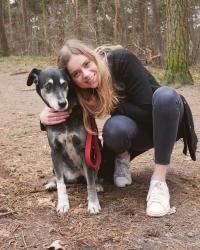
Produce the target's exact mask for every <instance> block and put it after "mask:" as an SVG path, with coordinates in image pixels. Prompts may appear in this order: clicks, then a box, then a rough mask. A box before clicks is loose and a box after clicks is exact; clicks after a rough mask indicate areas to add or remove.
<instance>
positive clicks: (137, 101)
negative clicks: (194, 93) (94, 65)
mask: <svg viewBox="0 0 200 250" xmlns="http://www.w3.org/2000/svg"><path fill="white" fill-rule="evenodd" d="M108 62H109V66H110V70H111V75H112V78H113V80H114V82H115V83H116V85H118V84H119V87H120V86H122V88H123V91H122V97H123V98H122V100H121V102H120V104H119V106H118V107H117V108H116V109H115V110H114V112H113V114H122V115H127V116H129V117H131V118H133V119H135V120H137V121H140V122H146V121H147V122H148V121H151V116H152V96H153V88H157V87H159V84H158V83H157V82H156V80H155V79H154V77H153V76H152V75H151V74H150V73H149V72H148V71H147V70H146V68H145V67H144V66H143V65H142V63H141V62H140V61H139V59H138V58H137V57H136V56H135V55H134V54H133V53H132V52H130V51H129V50H127V49H119V50H115V51H112V52H111V54H110V55H109V56H108Z"/></svg>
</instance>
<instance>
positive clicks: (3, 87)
mask: <svg viewBox="0 0 200 250" xmlns="http://www.w3.org/2000/svg"><path fill="white" fill-rule="evenodd" d="M40 63H41V62H40ZM37 65H38V62H37ZM41 65H43V64H42V63H41ZM35 66H36V62H34V61H31V60H30V61H28V63H25V64H23V63H22V62H21V60H20V59H18V60H17V59H16V58H15V61H14V62H12V63H9V61H0V121H1V123H0V249H1V250H7V249H17V250H18V249H47V248H48V246H49V245H51V244H52V243H53V242H54V241H55V240H61V241H62V246H63V249H70V250H71V249H85V250H89V249H91V250H93V249H99V250H100V249H145V250H146V249H152V250H155V249H159V250H160V249H199V248H200V247H199V246H200V192H199V188H200V163H199V158H200V150H199V149H198V151H197V161H196V162H193V161H192V160H191V159H190V157H189V156H185V155H183V154H182V150H183V143H182V142H181V141H179V142H177V143H176V145H175V148H174V151H173V155H172V161H171V167H170V169H169V174H168V178H167V182H168V184H169V188H170V192H171V205H172V206H173V210H172V213H171V214H169V215H167V216H165V217H163V218H159V219H158V218H150V217H147V216H146V214H145V206H146V202H145V199H146V195H147V191H148V185H149V180H150V177H151V173H152V171H153V151H152V150H150V151H148V152H146V153H145V154H143V155H141V156H139V157H137V158H136V159H135V160H133V161H132V162H131V171H132V175H133V184H132V185H131V186H129V187H126V188H123V189H120V188H117V187H115V186H112V185H105V186H104V192H103V193H100V194H99V200H100V203H101V207H102V211H101V213H100V214H98V215H90V214H88V212H87V198H86V197H87V192H86V186H84V185H79V184H78V185H71V186H69V187H68V194H69V200H70V206H71V209H70V212H69V213H68V214H66V215H64V216H60V215H59V214H57V212H56V201H57V193H56V192H47V191H45V190H44V187H43V183H44V182H45V181H46V180H47V179H48V178H50V177H51V176H52V164H51V158H50V149H49V146H48V142H47V138H46V133H45V132H41V131H40V127H39V113H40V111H41V110H42V108H43V106H44V104H43V103H42V101H41V100H40V98H39V97H38V96H37V94H36V92H35V90H34V86H33V87H27V86H26V84H25V83H26V79H27V74H28V73H22V71H27V72H28V71H30V70H31V69H32V67H35ZM20 72H21V73H20ZM18 73H20V74H18ZM194 74H195V73H194ZM195 79H196V80H195V84H194V85H193V86H184V87H182V88H180V89H178V91H179V92H180V93H181V94H183V95H184V96H185V97H186V98H187V100H188V102H189V104H190V105H191V108H192V111H193V114H194V122H195V127H196V131H197V134H198V137H199V138H200V97H199V95H200V79H198V78H195ZM100 126H102V124H101V125H100Z"/></svg>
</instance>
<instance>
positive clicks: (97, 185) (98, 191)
mask: <svg viewBox="0 0 200 250" xmlns="http://www.w3.org/2000/svg"><path fill="white" fill-rule="evenodd" d="M96 190H97V193H100V192H103V191H104V189H103V186H102V185H101V184H100V183H97V184H96Z"/></svg>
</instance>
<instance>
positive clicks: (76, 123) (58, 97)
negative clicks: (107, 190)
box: [27, 68, 102, 214]
mask: <svg viewBox="0 0 200 250" xmlns="http://www.w3.org/2000/svg"><path fill="white" fill-rule="evenodd" d="M33 83H35V85H36V91H37V93H38V94H39V96H40V97H41V98H42V100H43V101H44V102H45V104H46V105H47V106H48V107H51V108H53V109H55V110H56V111H64V110H68V109H72V113H71V114H70V117H69V118H67V119H66V121H65V122H63V123H61V124H58V125H51V126H46V131H47V137H48V142H49V145H50V148H51V157H52V162H53V169H54V174H55V179H56V187H57V193H58V203H57V211H58V212H59V213H62V214H64V213H67V212H68V211H69V208H70V205H69V199H68V194H67V191H66V184H67V183H70V182H74V181H76V180H77V179H78V178H79V177H80V176H85V179H86V182H87V191H88V211H89V213H91V214H97V213H99V212H100V210H101V207H100V204H99V200H98V196H97V186H96V183H95V180H96V177H97V173H96V171H95V170H93V169H91V168H89V167H87V166H86V163H85V158H84V149H85V142H86V135H87V133H86V130H85V128H84V125H83V115H82V109H81V107H80V105H79V104H78V102H77V99H76V94H75V89H74V86H73V83H72V82H71V80H70V77H69V75H68V74H67V72H66V70H65V69H60V68H50V69H46V70H40V69H36V68H34V69H32V71H31V72H30V73H29V75H28V79H27V85H28V86H31V85H32V84H33ZM53 186H54V184H53V183H52V182H51V183H48V184H47V185H46V189H51V188H52V187H53ZM99 189H100V190H101V189H102V188H101V187H99ZM101 191H102V190H101Z"/></svg>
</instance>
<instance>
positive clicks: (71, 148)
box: [57, 131, 85, 167]
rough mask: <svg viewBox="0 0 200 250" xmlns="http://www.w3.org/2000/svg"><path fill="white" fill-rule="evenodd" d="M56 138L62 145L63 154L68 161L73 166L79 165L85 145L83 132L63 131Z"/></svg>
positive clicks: (80, 164)
mask: <svg viewBox="0 0 200 250" xmlns="http://www.w3.org/2000/svg"><path fill="white" fill-rule="evenodd" d="M57 140H58V142H59V143H60V144H61V145H62V149H63V150H62V151H63V154H64V155H65V157H66V158H67V159H68V160H69V161H70V163H71V164H72V165H73V166H75V167H81V166H82V157H83V154H84V146H85V135H84V132H81V131H79V132H75V131H71V132H69V131H65V133H61V134H59V135H58V137H57Z"/></svg>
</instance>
